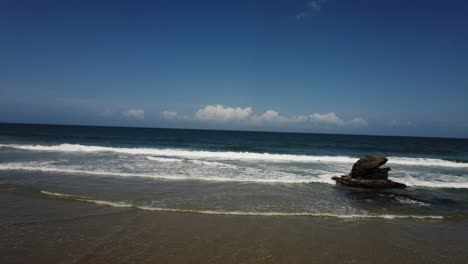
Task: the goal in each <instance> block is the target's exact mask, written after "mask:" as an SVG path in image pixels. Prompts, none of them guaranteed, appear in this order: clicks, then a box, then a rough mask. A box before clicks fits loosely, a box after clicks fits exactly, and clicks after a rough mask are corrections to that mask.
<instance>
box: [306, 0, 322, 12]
mask: <svg viewBox="0 0 468 264" xmlns="http://www.w3.org/2000/svg"><path fill="white" fill-rule="evenodd" d="M325 2H326V0H312V1H310V2H308V3H307V7H308V8H310V9H312V10H313V11H316V12H318V11H320V10H321V9H322V6H323V4H325Z"/></svg>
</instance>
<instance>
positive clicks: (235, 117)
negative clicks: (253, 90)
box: [195, 104, 252, 122]
mask: <svg viewBox="0 0 468 264" xmlns="http://www.w3.org/2000/svg"><path fill="white" fill-rule="evenodd" d="M251 115H252V108H250V107H246V108H240V107H236V108H233V107H224V106H222V105H219V104H218V105H207V106H205V108H203V109H200V110H198V111H197V112H196V113H195V118H196V119H198V120H202V121H222V122H224V121H240V120H245V119H248V118H249V117H250V116H251Z"/></svg>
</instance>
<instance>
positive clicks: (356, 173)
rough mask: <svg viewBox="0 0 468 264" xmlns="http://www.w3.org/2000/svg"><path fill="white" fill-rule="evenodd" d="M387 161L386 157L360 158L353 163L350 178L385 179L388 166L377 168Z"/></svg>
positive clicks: (388, 169)
mask: <svg viewBox="0 0 468 264" xmlns="http://www.w3.org/2000/svg"><path fill="white" fill-rule="evenodd" d="M387 161H388V159H387V158H385V157H379V156H367V157H364V158H360V159H359V160H358V161H357V162H356V163H354V165H353V168H352V170H351V174H350V176H351V178H363V179H374V180H377V179H378V180H387V179H388V172H389V171H390V168H379V167H380V166H382V165H384V164H385V163H387Z"/></svg>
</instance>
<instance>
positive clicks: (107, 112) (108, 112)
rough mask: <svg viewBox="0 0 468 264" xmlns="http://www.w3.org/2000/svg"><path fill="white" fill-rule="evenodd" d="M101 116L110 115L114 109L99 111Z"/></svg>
mask: <svg viewBox="0 0 468 264" xmlns="http://www.w3.org/2000/svg"><path fill="white" fill-rule="evenodd" d="M99 115H100V116H104V117H108V116H111V115H112V111H111V110H110V109H109V108H106V109H104V111H102V112H101V113H99Z"/></svg>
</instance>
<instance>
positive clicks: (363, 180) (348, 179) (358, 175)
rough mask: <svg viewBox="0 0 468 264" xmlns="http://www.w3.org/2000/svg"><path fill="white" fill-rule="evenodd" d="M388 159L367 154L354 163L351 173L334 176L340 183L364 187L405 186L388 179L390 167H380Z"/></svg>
mask: <svg viewBox="0 0 468 264" xmlns="http://www.w3.org/2000/svg"><path fill="white" fill-rule="evenodd" d="M387 161H388V159H387V158H385V157H379V156H367V157H364V158H361V159H359V160H358V161H357V162H356V163H354V165H353V168H352V170H351V173H350V174H349V175H345V176H341V177H333V178H332V179H333V180H335V181H336V182H337V183H338V184H343V185H347V186H352V187H363V188H405V187H406V185H404V184H402V183H398V182H394V181H391V180H389V179H388V172H389V171H390V170H391V169H390V168H380V166H382V165H384V164H385V163H387Z"/></svg>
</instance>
